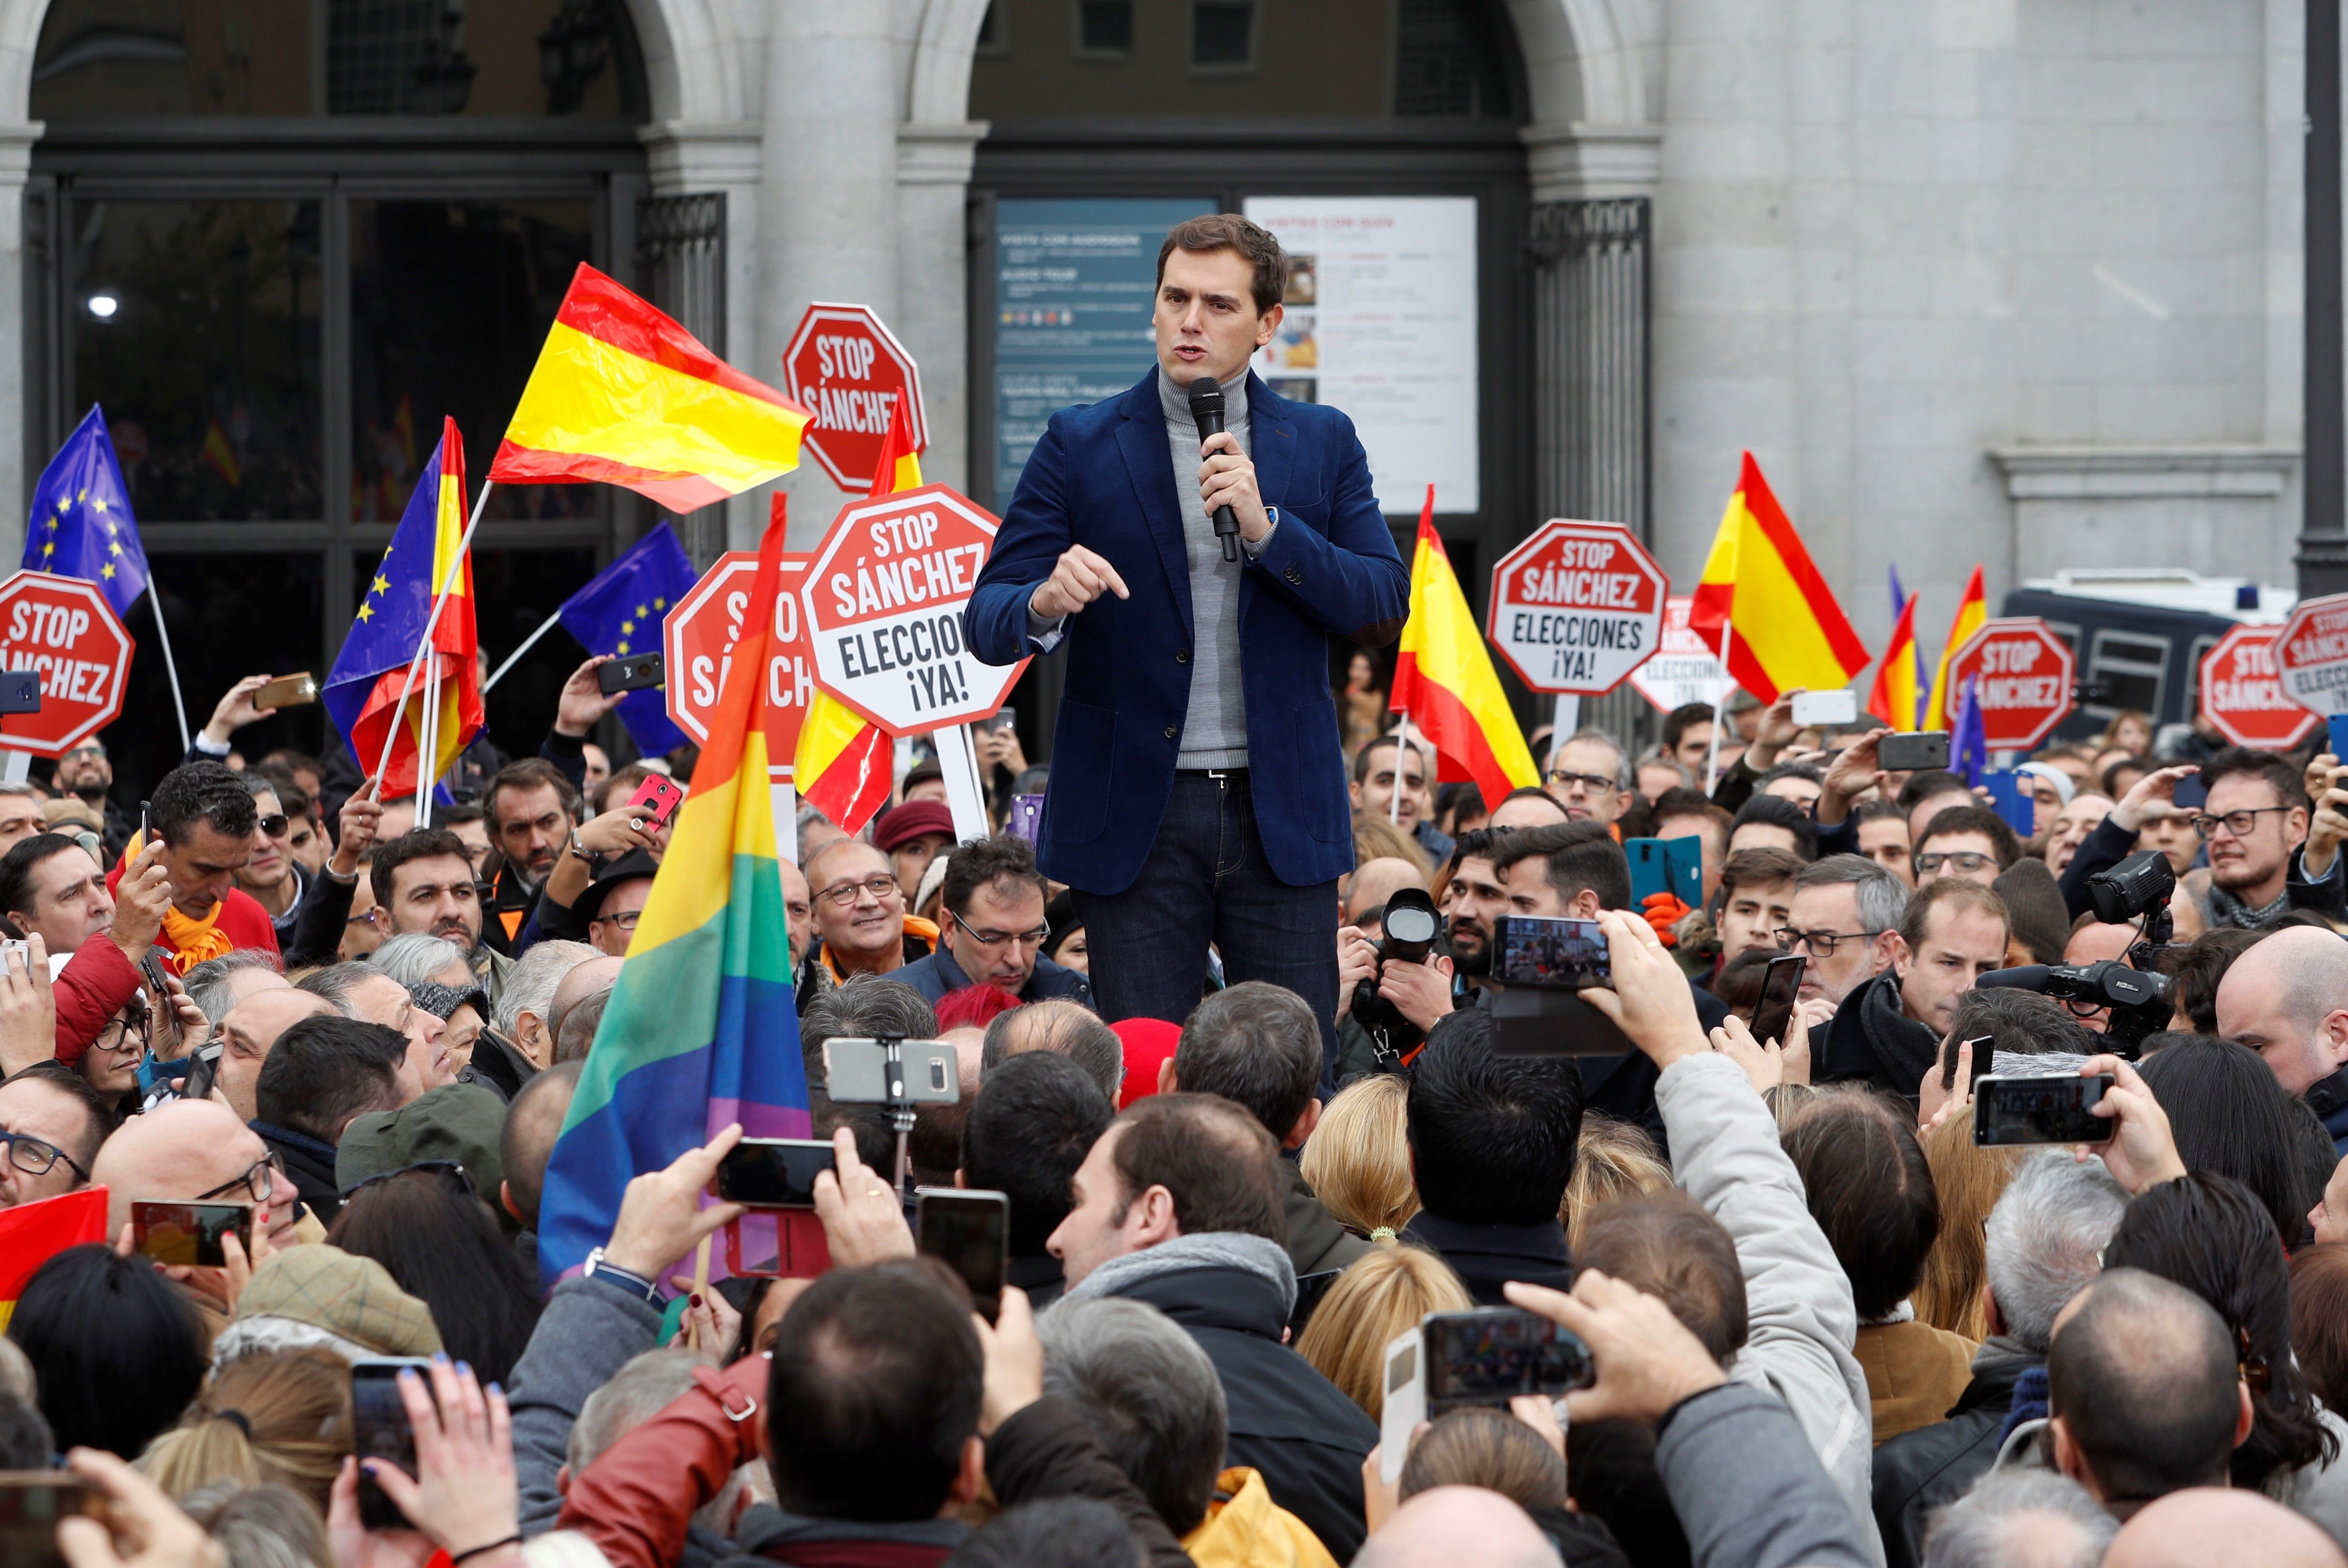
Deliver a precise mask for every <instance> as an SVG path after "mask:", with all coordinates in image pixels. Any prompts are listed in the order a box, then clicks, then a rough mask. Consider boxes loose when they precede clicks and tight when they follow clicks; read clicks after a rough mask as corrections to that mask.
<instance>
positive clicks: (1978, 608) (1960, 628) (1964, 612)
mask: <svg viewBox="0 0 2348 1568" xmlns="http://www.w3.org/2000/svg"><path fill="white" fill-rule="evenodd" d="M1988 619H1989V595H1988V594H1987V593H1985V592H1983V591H1982V569H1981V567H1980V565H1979V564H1978V563H1976V564H1975V565H1974V567H1973V574H1972V576H1971V577H1969V578H1967V579H1966V580H1965V592H1964V597H1962V598H1961V599H1959V600H1958V601H1957V616H1956V619H1955V620H1953V621H1952V622H1950V623H1949V640H1948V641H1947V642H1945V643H1942V644H1941V663H1940V665H1939V667H1938V669H1937V670H1936V671H1935V672H1934V674H1933V676H1932V695H1931V698H1930V699H1928V700H1927V701H1926V702H1925V704H1924V718H1923V725H1922V727H1924V728H1926V729H1938V728H1939V727H1941V725H1942V724H1943V723H1945V722H1946V721H1947V720H1948V718H1949V717H1950V709H1949V661H1950V660H1951V659H1952V658H1954V657H1955V656H1956V653H1957V650H1958V649H1959V648H1962V647H1963V646H1964V645H1965V639H1966V638H1967V637H1970V636H1972V634H1974V633H1975V632H1978V631H1980V630H1981V628H1982V622H1983V621H1986V620H1988Z"/></svg>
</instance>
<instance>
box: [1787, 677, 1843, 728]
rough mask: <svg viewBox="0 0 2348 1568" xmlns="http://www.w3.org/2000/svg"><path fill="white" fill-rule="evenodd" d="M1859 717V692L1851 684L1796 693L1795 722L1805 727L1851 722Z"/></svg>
mask: <svg viewBox="0 0 2348 1568" xmlns="http://www.w3.org/2000/svg"><path fill="white" fill-rule="evenodd" d="M1858 717H1859V694H1858V693H1857V692H1855V691H1853V690H1851V689H1850V688H1849V686H1841V687H1838V688H1837V689H1836V690H1833V691H1797V692H1796V693H1795V694H1794V722H1795V723H1796V724H1798V725H1800V726H1801V727H1803V728H1804V729H1807V728H1809V727H1811V726H1813V725H1833V724H1849V723H1852V722H1854V721H1855V720H1857V719H1858Z"/></svg>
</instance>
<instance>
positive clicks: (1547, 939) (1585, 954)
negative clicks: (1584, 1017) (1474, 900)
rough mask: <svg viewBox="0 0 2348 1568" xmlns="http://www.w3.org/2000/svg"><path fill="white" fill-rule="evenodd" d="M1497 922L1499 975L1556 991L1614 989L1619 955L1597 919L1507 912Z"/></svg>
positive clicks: (1495, 972)
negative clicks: (1616, 960) (1612, 948)
mask: <svg viewBox="0 0 2348 1568" xmlns="http://www.w3.org/2000/svg"><path fill="white" fill-rule="evenodd" d="M1497 925H1498V938H1499V942H1498V945H1499V949H1500V961H1499V962H1498V964H1496V965H1493V969H1492V977H1493V978H1494V979H1496V980H1498V981H1500V982H1501V983H1503V984H1504V985H1534V986H1540V987H1541V988H1543V989H1547V990H1552V991H1587V990H1590V989H1591V988H1593V987H1597V988H1601V989H1605V990H1612V989H1613V986H1614V956H1613V954H1612V953H1610V952H1609V951H1608V950H1607V947H1606V933H1605V930H1604V929H1603V928H1602V927H1601V926H1600V925H1599V923H1597V922H1596V921H1594V920H1559V919H1556V918H1554V917H1552V916H1550V915H1545V914H1504V915H1502V916H1500V918H1499V920H1498V922H1497Z"/></svg>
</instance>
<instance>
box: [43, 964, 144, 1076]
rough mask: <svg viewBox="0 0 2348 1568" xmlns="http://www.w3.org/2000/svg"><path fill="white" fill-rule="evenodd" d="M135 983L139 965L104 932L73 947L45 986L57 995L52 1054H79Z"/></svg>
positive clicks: (69, 1060)
mask: <svg viewBox="0 0 2348 1568" xmlns="http://www.w3.org/2000/svg"><path fill="white" fill-rule="evenodd" d="M138 989H139V965H136V964H133V963H131V962H130V960H129V958H127V957H125V956H123V953H122V949H121V948H119V947H117V946H116V945H115V944H114V938H112V937H111V936H108V935H106V934H104V933H102V932H101V933H100V934H98V935H96V936H93V937H91V938H90V939H89V940H88V941H87V942H85V943H83V944H81V945H80V946H79V947H77V948H75V949H74V954H73V956H72V957H71V958H68V959H67V960H66V966H65V967H64V968H63V969H60V970H59V971H57V984H56V985H54V986H53V987H51V990H52V992H53V994H54V995H56V997H57V1060H59V1061H61V1062H63V1063H65V1064H66V1066H67V1067H71V1066H73V1065H74V1063H76V1062H77V1061H79V1060H81V1057H82V1053H83V1052H84V1051H87V1050H88V1049H89V1047H90V1042H91V1041H93V1040H95V1039H97V1038H98V1031H99V1030H100V1029H103V1028H104V1027H106V1025H107V1021H108V1019H110V1018H112V1017H113V1016H114V1015H115V1014H117V1013H119V1012H120V1011H122V1004H124V1003H125V1002H128V1001H129V1000H130V998H131V995H132V994H133V993H135V992H136V991H137V990H138Z"/></svg>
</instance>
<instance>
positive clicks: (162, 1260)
mask: <svg viewBox="0 0 2348 1568" xmlns="http://www.w3.org/2000/svg"><path fill="white" fill-rule="evenodd" d="M130 1232H131V1235H132V1237H133V1238H134V1239H135V1240H136V1241H137V1243H138V1244H139V1254H140V1255H141V1256H143V1257H147V1258H149V1259H152V1260H153V1261H154V1262H156V1263H159V1264H184V1265H186V1266H188V1267H191V1268H203V1269H216V1268H220V1267H221V1266H222V1265H224V1264H226V1263H227V1262H228V1253H227V1251H226V1250H225V1249H223V1248H222V1247H221V1237H223V1236H227V1235H231V1234H233V1235H234V1236H235V1237H236V1239H237V1243H238V1244H239V1245H241V1246H242V1247H243V1248H244V1255H245V1256H246V1257H248V1258H250V1257H251V1256H252V1204H250V1203H180V1202H150V1201H149V1200H147V1199H144V1198H141V1199H139V1200H138V1201H137V1202H133V1203H132V1204H131V1205H130Z"/></svg>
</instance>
